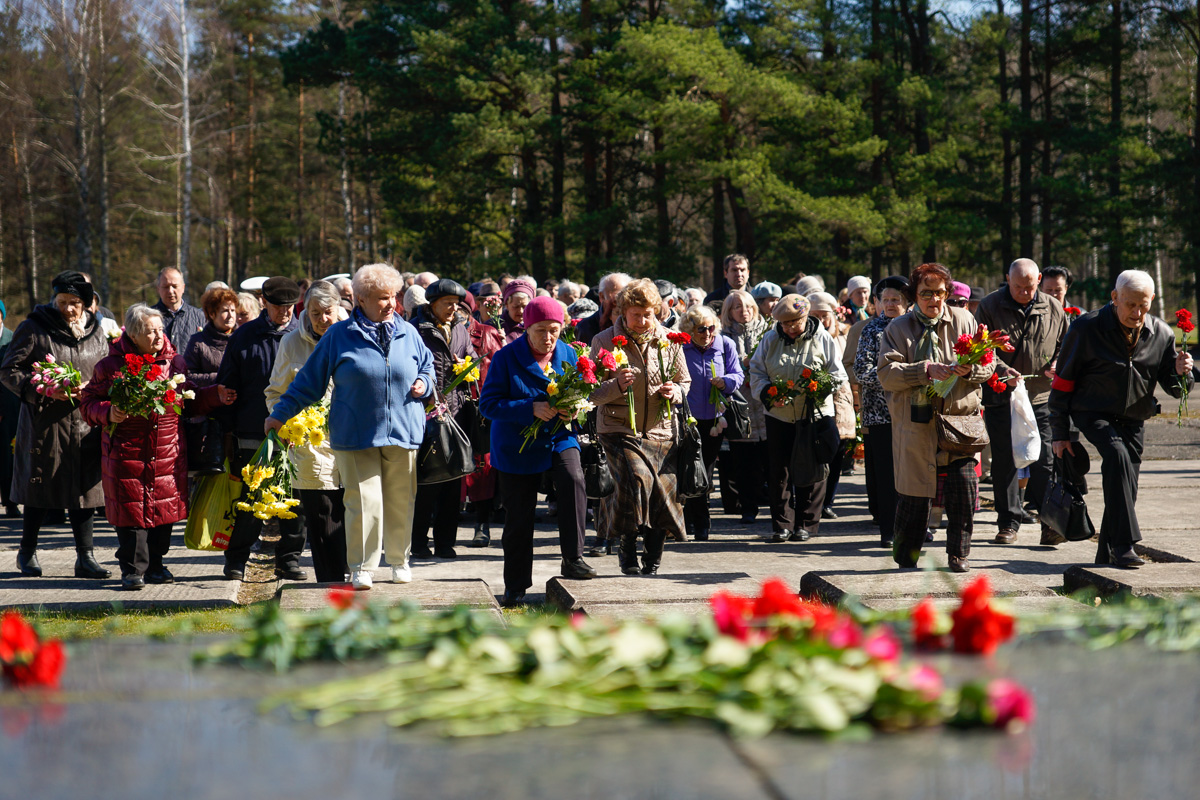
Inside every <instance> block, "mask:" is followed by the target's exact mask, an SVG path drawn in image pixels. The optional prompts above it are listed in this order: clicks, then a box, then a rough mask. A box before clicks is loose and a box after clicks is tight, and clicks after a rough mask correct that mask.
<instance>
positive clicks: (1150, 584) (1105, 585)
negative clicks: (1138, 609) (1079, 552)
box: [1064, 563, 1200, 597]
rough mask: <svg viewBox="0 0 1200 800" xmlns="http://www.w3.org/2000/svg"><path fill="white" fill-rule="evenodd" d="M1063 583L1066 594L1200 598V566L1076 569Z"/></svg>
mask: <svg viewBox="0 0 1200 800" xmlns="http://www.w3.org/2000/svg"><path fill="white" fill-rule="evenodd" d="M1064 582H1065V584H1066V589H1067V591H1069V592H1076V591H1080V590H1086V589H1095V590H1096V591H1098V592H1099V593H1100V594H1102V595H1112V594H1119V593H1123V592H1124V593H1128V594H1132V595H1135V596H1142V595H1150V596H1155V597H1169V596H1173V595H1181V594H1200V564H1195V563H1187V564H1147V565H1146V566H1144V567H1140V568H1138V569H1119V568H1117V567H1112V566H1107V565H1103V566H1102V565H1099V564H1093V565H1088V566H1083V565H1078V566H1074V567H1071V568H1070V569H1068V570H1067V571H1066V573H1065V575H1064Z"/></svg>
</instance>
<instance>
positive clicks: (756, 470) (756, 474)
mask: <svg viewBox="0 0 1200 800" xmlns="http://www.w3.org/2000/svg"><path fill="white" fill-rule="evenodd" d="M729 455H730V456H732V458H730V459H722V462H723V463H722V464H721V473H722V475H724V472H725V464H727V463H730V462H732V463H731V464H730V466H731V467H732V469H733V472H735V473H736V474H737V476H738V478H739V479H740V480H739V481H738V503H739V505H740V506H741V512H742V516H743V517H754V516H756V515H757V514H758V500H759V495H760V494H762V492H761V489H762V483H763V469H764V467H765V466H766V464H767V443H766V442H765V441H763V442H730V443H729ZM722 479H724V478H722Z"/></svg>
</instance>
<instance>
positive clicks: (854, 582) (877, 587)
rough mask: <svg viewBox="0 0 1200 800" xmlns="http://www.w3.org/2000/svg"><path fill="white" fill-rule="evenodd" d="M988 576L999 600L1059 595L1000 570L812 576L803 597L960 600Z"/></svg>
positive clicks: (804, 580) (808, 576)
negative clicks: (974, 583)
mask: <svg viewBox="0 0 1200 800" xmlns="http://www.w3.org/2000/svg"><path fill="white" fill-rule="evenodd" d="M984 574H986V575H987V577H988V581H989V583H990V584H991V586H992V592H993V594H994V595H995V596H996V597H1006V598H1007V597H1054V596H1055V593H1054V592H1052V591H1050V590H1049V589H1047V588H1046V587H1044V586H1038V585H1037V584H1035V583H1032V582H1030V581H1027V580H1023V579H1021V578H1019V577H1017V576H1016V575H1012V574H1010V573H1007V572H1003V571H1000V570H986V571H984V570H972V571H971V572H967V573H961V574H959V573H954V572H945V571H941V570H915V569H913V570H889V571H887V572H881V573H874V572H830V571H816V572H809V573H807V574H806V575H805V576H804V577H803V578H801V580H800V593H801V594H803V595H807V596H816V597H819V598H820V599H822V600H824V601H825V602H827V603H832V604H835V605H836V604H838V603H841V602H843V601H845V600H847V599H849V598H851V597H855V598H859V599H860V600H862V601H863V602H864V603H870V602H871V601H872V600H882V599H896V598H901V599H912V600H914V601H915V600H919V599H920V598H922V597H933V598H938V597H944V598H956V597H958V596H959V595H960V594H961V593H962V590H963V588H964V587H965V586H966V585H967V584H969V583H971V582H972V581H973V580H975V579H976V578H977V577H978V576H980V575H984Z"/></svg>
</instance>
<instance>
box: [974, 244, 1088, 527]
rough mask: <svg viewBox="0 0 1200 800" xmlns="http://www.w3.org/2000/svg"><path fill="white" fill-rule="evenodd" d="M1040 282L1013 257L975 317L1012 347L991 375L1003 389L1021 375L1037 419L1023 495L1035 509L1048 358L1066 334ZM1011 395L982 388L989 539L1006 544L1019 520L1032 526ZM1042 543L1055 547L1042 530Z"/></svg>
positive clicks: (1044, 479)
mask: <svg viewBox="0 0 1200 800" xmlns="http://www.w3.org/2000/svg"><path fill="white" fill-rule="evenodd" d="M1041 282H1042V276H1041V271H1040V270H1039V269H1038V265H1037V264H1036V263H1035V262H1034V261H1032V260H1031V259H1028V258H1018V259H1017V260H1016V261H1014V262H1013V263H1012V264H1011V265H1010V266H1009V268H1008V283H1007V284H1006V285H1005V286H1003V287H1001V288H1000V289H997V290H996V291H994V292H992V293H991V294H989V295H988V296H987V297H985V298H983V302H981V303H980V304H979V310H978V311H976V312H975V319H977V320H978V321H979V324H980V325H986V326H988V328H990V329H992V330H1002V331H1004V332H1005V333H1007V334H1008V335H1009V337H1010V341H1011V342H1012V344H1013V347H1014V348H1015V349H1014V350H1013V351H1012V352H1011V353H1006V352H1003V351H1000V350H997V351H996V356H997V357H998V358H999V359H1000V362H1001V363H999V364H997V365H996V376H997V377H998V378H1000V379H1002V380H1005V381H1007V385H1008V386H1012V385H1014V382H1015V381H1016V380H1017V379H1018V378H1020V377H1021V376H1022V375H1025V376H1033V377H1027V378H1026V379H1025V388H1026V389H1027V390H1028V391H1029V400H1030V402H1031V403H1032V404H1033V415H1034V417H1035V418H1036V419H1037V423H1038V433H1039V434H1040V436H1041V439H1042V451H1041V455H1040V456H1039V458H1038V460H1037V461H1036V462H1034V463H1033V464H1030V465H1029V485H1028V487H1027V490H1026V496H1027V497H1028V499H1029V505H1030V506H1032V507H1033V508H1034V509H1035V510H1036V509H1038V508H1040V507H1041V505H1042V497H1043V496H1044V495H1045V494H1046V484H1047V483H1048V482H1049V480H1050V469H1051V467H1052V466H1053V460H1052V457H1051V455H1050V410H1049V409H1048V408H1047V407H1046V402H1047V401H1048V400H1049V399H1050V379H1051V377H1052V373H1053V369H1054V360H1055V358H1057V356H1058V350H1059V347H1061V346H1062V339H1063V334H1064V333H1066V331H1067V317H1066V314H1064V313H1063V308H1062V304H1060V303H1059V302H1058V301H1057V300H1055V299H1054V298H1053V297H1050V296H1049V295H1047V294H1045V293H1043V292H1040V291H1038V285H1039V284H1040V283H1041ZM1011 400H1012V393H1011V392H1003V393H1000V394H997V393H996V392H994V391H992V389H991V387H990V386H984V387H983V406H984V408H983V419H984V422H985V423H986V425H987V431H988V438H990V439H991V443H992V488H993V490H994V492H995V500H996V513H997V514H998V515H999V521H998V522H999V526H1000V530H999V532H998V533H997V534H996V538H995V539H993V540H992V541H993V542H995V543H996V544H1012V543H1013V542H1015V541H1016V540H1017V532H1018V531H1019V530H1020V529H1021V523H1022V522H1032V521H1033V519H1032V518H1031V517H1029V516H1028V515H1027V514H1026V513H1025V511H1024V510H1023V509H1022V508H1021V486H1020V483H1019V481H1018V478H1017V466H1016V464H1015V463H1014V461H1013V449H1012V433H1011V431H1012V413H1011V405H1010V404H1011ZM1042 539H1043V541H1042V544H1057V543H1058V542H1059V541H1061V540H1057V541H1056V539H1055V536H1054V534H1053V532H1052V531H1050V530H1049V529H1048V528H1047V529H1045V530H1044V531H1043V534H1042Z"/></svg>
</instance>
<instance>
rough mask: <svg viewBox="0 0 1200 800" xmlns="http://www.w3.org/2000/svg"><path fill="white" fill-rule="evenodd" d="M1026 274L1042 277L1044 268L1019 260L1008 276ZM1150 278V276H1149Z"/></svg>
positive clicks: (1028, 260) (1029, 259)
mask: <svg viewBox="0 0 1200 800" xmlns="http://www.w3.org/2000/svg"><path fill="white" fill-rule="evenodd" d="M1014 272H1016V273H1022V272H1023V273H1026V274H1029V275H1041V274H1042V268H1041V267H1039V266H1038V265H1037V262H1036V261H1034V260H1033V259H1032V258H1018V259H1017V260H1016V261H1014V262H1012V263H1011V264H1009V265H1008V274H1009V275H1012V274H1013V273H1014ZM1143 274H1144V273H1143ZM1147 277H1149V276H1147Z"/></svg>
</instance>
